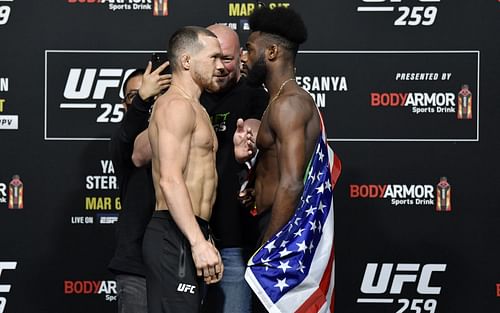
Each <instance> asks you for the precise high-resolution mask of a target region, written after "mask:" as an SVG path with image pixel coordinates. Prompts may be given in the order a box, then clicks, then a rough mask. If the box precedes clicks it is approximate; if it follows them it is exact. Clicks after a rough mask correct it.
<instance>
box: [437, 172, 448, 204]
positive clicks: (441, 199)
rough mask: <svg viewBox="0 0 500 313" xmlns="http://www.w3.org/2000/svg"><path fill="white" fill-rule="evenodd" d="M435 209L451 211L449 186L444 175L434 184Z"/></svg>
mask: <svg viewBox="0 0 500 313" xmlns="http://www.w3.org/2000/svg"><path fill="white" fill-rule="evenodd" d="M436 211H438V212H449V211H451V186H450V184H449V183H448V179H447V178H446V177H441V178H440V179H439V183H438V184H437V186H436Z"/></svg>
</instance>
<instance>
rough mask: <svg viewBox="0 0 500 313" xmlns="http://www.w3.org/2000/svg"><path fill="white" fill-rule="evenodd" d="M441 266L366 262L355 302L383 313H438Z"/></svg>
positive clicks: (444, 266) (444, 265)
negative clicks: (369, 305) (370, 305)
mask: <svg viewBox="0 0 500 313" xmlns="http://www.w3.org/2000/svg"><path fill="white" fill-rule="evenodd" d="M446 268H447V264H445V263H427V264H425V263H367V264H366V268H365V272H364V275H363V279H362V282H361V286H360V292H361V294H360V297H358V299H357V301H356V302H357V303H358V304H359V305H361V306H364V305H367V304H375V305H380V306H382V305H383V306H385V307H386V309H385V312H398V313H403V312H431V313H434V312H439V310H438V309H437V307H438V300H439V296H440V295H441V292H442V289H443V288H442V286H441V281H442V280H441V278H442V273H444V272H445V271H446Z"/></svg>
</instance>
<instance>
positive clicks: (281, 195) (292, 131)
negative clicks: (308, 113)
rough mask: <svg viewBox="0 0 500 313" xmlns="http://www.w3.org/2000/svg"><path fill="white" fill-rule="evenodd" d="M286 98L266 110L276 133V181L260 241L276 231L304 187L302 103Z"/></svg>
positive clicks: (290, 212)
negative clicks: (277, 178) (274, 192)
mask: <svg viewBox="0 0 500 313" xmlns="http://www.w3.org/2000/svg"><path fill="white" fill-rule="evenodd" d="M284 101H286V102H276V106H274V107H273V109H272V110H270V111H269V125H270V127H271V129H273V130H274V132H275V133H276V152H277V157H278V166H279V173H280V177H279V182H278V188H277V190H276V194H275V196H274V201H273V206H272V211H271V219H270V221H269V225H268V227H267V229H266V231H265V233H264V236H263V242H266V241H267V240H268V239H269V238H271V236H273V235H274V234H275V233H277V232H278V231H279V230H280V229H281V228H282V227H283V226H284V225H285V224H286V223H287V222H288V221H289V220H290V218H291V217H292V216H293V214H294V213H295V209H296V207H297V203H298V201H299V198H300V194H301V193H302V190H303V188H304V183H303V179H304V171H305V168H306V166H307V164H306V162H307V160H306V156H305V152H306V146H305V139H306V138H305V132H306V130H305V126H306V118H305V117H304V114H303V113H304V112H303V104H302V103H300V100H294V99H293V98H292V97H288V98H286V99H285V100H284Z"/></svg>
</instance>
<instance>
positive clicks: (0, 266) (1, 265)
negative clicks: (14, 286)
mask: <svg viewBox="0 0 500 313" xmlns="http://www.w3.org/2000/svg"><path fill="white" fill-rule="evenodd" d="M16 267H17V262H0V278H1V276H2V271H3V270H15V269H16ZM10 289H11V285H10V284H0V295H2V294H4V293H9V292H10ZM6 305H7V298H5V297H1V296H0V313H3V312H4V310H5V307H6Z"/></svg>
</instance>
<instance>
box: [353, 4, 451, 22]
mask: <svg viewBox="0 0 500 313" xmlns="http://www.w3.org/2000/svg"><path fill="white" fill-rule="evenodd" d="M358 1H359V0H358ZM361 2H363V4H362V5H360V6H358V7H357V11H358V12H371V13H381V12H382V13H383V12H394V11H397V12H398V17H396V19H395V20H394V22H393V25H394V26H431V25H433V24H434V22H435V21H436V17H437V13H438V7H437V6H435V5H430V4H435V3H436V4H437V3H439V2H441V0H418V2H419V3H420V5H415V6H405V5H401V3H402V2H405V3H409V2H410V1H409V0H406V1H403V0H361Z"/></svg>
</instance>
